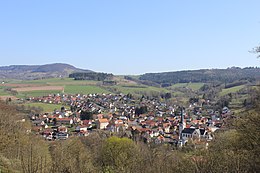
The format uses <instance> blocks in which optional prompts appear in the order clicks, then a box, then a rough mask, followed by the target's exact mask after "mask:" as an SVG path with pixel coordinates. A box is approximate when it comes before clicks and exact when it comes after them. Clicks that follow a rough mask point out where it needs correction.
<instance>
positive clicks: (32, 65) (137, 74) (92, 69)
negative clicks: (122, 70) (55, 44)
mask: <svg viewBox="0 0 260 173" xmlns="http://www.w3.org/2000/svg"><path fill="white" fill-rule="evenodd" d="M52 64H65V65H71V66H73V67H75V68H77V69H80V70H90V71H93V72H95V73H109V72H106V71H96V70H95V69H85V68H79V67H77V66H75V65H73V64H68V63H63V62H54V63H48V64H11V65H6V66H0V68H1V67H9V66H42V65H52ZM230 68H240V69H245V68H260V66H247V67H238V66H232V67H227V68H200V69H183V70H175V71H153V72H144V73H142V74H114V73H112V74H113V75H116V76H139V75H143V74H147V73H168V72H179V71H196V70H225V69H230Z"/></svg>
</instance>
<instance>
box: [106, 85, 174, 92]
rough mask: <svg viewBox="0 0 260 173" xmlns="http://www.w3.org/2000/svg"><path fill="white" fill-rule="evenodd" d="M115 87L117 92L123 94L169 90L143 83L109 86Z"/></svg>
mask: <svg viewBox="0 0 260 173" xmlns="http://www.w3.org/2000/svg"><path fill="white" fill-rule="evenodd" d="M111 88H113V89H115V90H116V91H117V92H121V93H123V94H128V93H131V94H142V93H146V92H157V93H158V92H169V90H167V89H165V88H157V87H151V86H144V85H139V86H138V85H135V86H134V85H131V86H126V85H125V86H124V85H122V86H113V87H111Z"/></svg>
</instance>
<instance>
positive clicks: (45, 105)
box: [23, 103, 69, 112]
mask: <svg viewBox="0 0 260 173" xmlns="http://www.w3.org/2000/svg"><path fill="white" fill-rule="evenodd" d="M23 105H24V106H26V107H28V106H30V107H40V108H42V109H43V112H52V111H54V110H55V109H56V110H60V109H61V107H62V106H63V105H57V104H48V103H26V104H23ZM64 107H65V108H66V109H69V106H64Z"/></svg>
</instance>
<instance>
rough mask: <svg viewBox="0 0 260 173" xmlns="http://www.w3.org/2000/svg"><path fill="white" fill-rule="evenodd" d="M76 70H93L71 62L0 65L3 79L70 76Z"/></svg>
mask: <svg viewBox="0 0 260 173" xmlns="http://www.w3.org/2000/svg"><path fill="white" fill-rule="evenodd" d="M74 72H85V73H87V72H92V71H90V70H83V69H79V68H76V67H74V66H72V65H69V64H64V63H54V64H45V65H10V66H2V67H0V76H1V79H20V80H32V79H42V78H55V77H68V76H69V74H71V73H74Z"/></svg>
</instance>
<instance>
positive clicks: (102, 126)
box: [97, 118, 109, 129]
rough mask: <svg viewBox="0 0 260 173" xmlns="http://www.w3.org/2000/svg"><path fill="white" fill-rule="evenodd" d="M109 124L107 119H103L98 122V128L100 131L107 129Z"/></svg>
mask: <svg viewBox="0 0 260 173" xmlns="http://www.w3.org/2000/svg"><path fill="white" fill-rule="evenodd" d="M108 124H109V121H108V119H106V118H102V119H98V120H97V128H98V129H106V128H107V125H108Z"/></svg>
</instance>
